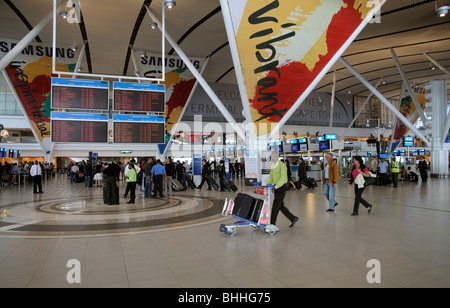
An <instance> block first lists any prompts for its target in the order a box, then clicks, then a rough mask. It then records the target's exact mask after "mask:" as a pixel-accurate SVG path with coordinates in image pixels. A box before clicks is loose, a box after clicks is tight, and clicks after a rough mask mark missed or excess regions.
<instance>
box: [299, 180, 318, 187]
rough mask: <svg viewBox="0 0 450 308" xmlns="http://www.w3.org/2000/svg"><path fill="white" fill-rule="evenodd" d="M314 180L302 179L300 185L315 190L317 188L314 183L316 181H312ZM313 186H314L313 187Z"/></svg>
mask: <svg viewBox="0 0 450 308" xmlns="http://www.w3.org/2000/svg"><path fill="white" fill-rule="evenodd" d="M313 181H314V179H312V178H307V179H304V180H302V184H303V185H305V186H306V187H308V188H312V189H314V188H316V187H317V183H316V181H314V182H313ZM314 184H315V185H314Z"/></svg>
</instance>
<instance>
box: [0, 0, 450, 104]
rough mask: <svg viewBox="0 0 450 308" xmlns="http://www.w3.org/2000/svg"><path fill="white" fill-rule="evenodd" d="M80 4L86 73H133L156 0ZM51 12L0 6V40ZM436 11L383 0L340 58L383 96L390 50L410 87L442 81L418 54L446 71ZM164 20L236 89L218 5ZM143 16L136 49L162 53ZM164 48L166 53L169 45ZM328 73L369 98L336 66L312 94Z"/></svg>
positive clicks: (184, 2)
mask: <svg viewBox="0 0 450 308" xmlns="http://www.w3.org/2000/svg"><path fill="white" fill-rule="evenodd" d="M80 2H81V5H82V13H83V20H84V27H85V31H84V35H85V37H87V39H88V42H89V50H88V55H89V57H88V58H87V59H88V60H89V63H90V66H89V65H88V61H87V60H85V61H84V63H83V64H82V67H83V68H84V71H85V72H87V71H88V70H89V67H90V68H91V72H92V73H103V74H115V75H122V74H123V72H124V70H125V69H126V73H127V74H128V75H130V76H131V75H132V73H133V71H134V67H133V65H132V62H131V59H129V54H128V49H129V46H130V40H131V39H132V34H133V29H134V28H135V25H136V23H137V20H138V17H139V14H140V12H141V10H142V7H143V4H144V3H146V2H147V3H150V8H151V9H152V11H154V12H155V13H156V14H157V15H158V16H161V7H162V0H153V1H151V0H80ZM449 3H450V0H440V1H439V5H443V4H449ZM13 8H15V10H13ZM52 8H53V1H51V0H0V37H3V38H12V39H21V38H22V37H23V36H25V35H26V34H27V33H28V32H29V29H28V27H27V26H26V21H28V23H29V24H30V25H31V27H33V26H35V25H37V24H38V23H39V21H40V20H41V19H42V18H43V17H44V16H45V15H47V14H48V13H50V12H51V11H52ZM434 11H435V1H434V0H408V1H401V0H388V1H387V3H386V4H385V5H384V7H383V8H382V14H381V23H374V24H370V25H368V26H367V27H366V28H365V29H364V30H363V32H362V33H361V34H360V35H359V36H358V38H357V39H356V40H355V42H354V43H353V44H352V45H351V46H350V47H349V48H348V50H347V51H346V52H345V54H344V58H345V59H346V60H347V61H348V62H349V63H350V64H352V65H353V66H354V67H355V69H357V70H358V71H359V72H360V73H361V74H362V75H363V76H364V77H365V78H366V79H367V80H369V81H370V82H371V83H372V84H375V83H376V82H377V81H378V80H379V79H380V78H381V77H384V79H385V80H386V81H387V83H386V84H385V85H382V86H380V88H379V89H380V92H382V93H383V94H384V95H385V96H386V97H387V98H393V99H395V98H398V95H399V92H400V87H401V78H400V75H399V73H398V70H397V68H396V66H395V63H394V61H393V59H392V56H391V53H390V48H394V50H395V52H396V53H397V55H398V57H399V60H400V63H401V64H402V66H403V68H404V70H405V72H406V75H407V77H408V79H409V80H410V81H411V82H412V83H417V84H420V83H424V82H427V81H429V80H432V79H443V78H448V76H446V75H445V74H444V73H443V72H442V71H441V70H439V69H436V70H432V69H431V63H430V62H429V61H428V60H427V58H426V57H425V56H424V55H423V53H424V52H427V53H429V54H430V55H431V56H433V57H434V58H435V59H436V60H438V61H439V62H440V63H441V64H442V65H444V66H445V67H447V69H450V16H447V17H445V18H439V17H438V16H436V15H435V14H434ZM20 14H21V15H22V17H20V16H19V15H20ZM166 14H167V16H166V27H167V32H168V33H169V34H170V35H171V36H172V37H173V38H174V39H175V40H179V44H180V46H181V48H182V49H183V51H184V52H185V53H186V54H187V55H189V56H191V57H207V56H208V55H211V54H212V57H211V59H210V62H209V65H208V68H207V70H206V72H205V74H204V76H205V79H206V80H207V81H209V82H221V83H236V77H235V72H234V69H233V62H232V59H231V54H230V49H229V47H228V44H227V42H228V39H227V35H226V32H225V26H224V23H223V17H222V12H221V11H220V4H219V0H178V1H177V5H176V7H175V8H174V9H172V10H167V11H166ZM142 16H143V19H142V23H141V24H140V27H139V28H138V29H139V31H138V34H137V36H136V38H135V42H134V48H136V49H143V50H148V51H152V52H155V53H160V52H161V33H160V31H155V30H151V29H150V28H149V27H148V24H149V23H150V21H151V20H150V18H149V17H148V16H147V14H145V12H144V14H142ZM138 24H139V23H138ZM57 26H58V35H57V41H58V45H64V44H65V45H67V46H69V45H72V44H73V43H74V41H75V43H76V44H77V45H80V44H81V43H82V42H83V36H82V31H81V28H80V25H78V24H69V23H67V22H64V21H63V20H62V19H61V18H58V21H57ZM39 38H40V39H41V40H42V41H43V42H47V43H51V42H52V25H51V24H50V25H49V26H48V27H46V28H45V29H44V30H43V31H42V33H40V34H39ZM166 50H167V52H169V51H171V46H170V45H169V44H168V43H166ZM333 71H336V74H337V80H338V82H337V91H338V92H341V93H347V92H348V91H351V93H353V94H358V95H368V91H367V89H366V88H365V87H364V86H363V85H362V84H361V83H360V82H359V81H358V80H357V79H356V78H355V77H353V76H352V75H351V73H350V72H348V71H347V70H346V69H345V68H343V66H342V64H340V63H339V62H338V63H337V64H336V65H335V66H334V67H333V68H332V69H331V70H330V72H329V73H328V74H327V75H326V76H325V77H324V78H323V80H322V81H321V82H320V84H319V85H318V86H317V87H316V90H319V91H331V83H332V74H333ZM448 89H449V90H450V86H449V87H448ZM449 93H450V92H449Z"/></svg>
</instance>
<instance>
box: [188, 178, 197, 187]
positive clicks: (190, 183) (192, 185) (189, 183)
mask: <svg viewBox="0 0 450 308" xmlns="http://www.w3.org/2000/svg"><path fill="white" fill-rule="evenodd" d="M186 182H187V184H188V185H189V188H191V189H195V188H196V187H197V186H195V183H194V181H192V179H191V178H190V177H188V176H187V177H186Z"/></svg>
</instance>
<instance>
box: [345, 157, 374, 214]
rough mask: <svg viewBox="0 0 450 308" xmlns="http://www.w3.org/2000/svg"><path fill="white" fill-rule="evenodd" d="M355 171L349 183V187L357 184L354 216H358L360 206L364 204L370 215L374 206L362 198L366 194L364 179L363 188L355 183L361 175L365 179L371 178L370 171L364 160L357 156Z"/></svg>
mask: <svg viewBox="0 0 450 308" xmlns="http://www.w3.org/2000/svg"><path fill="white" fill-rule="evenodd" d="M353 163H354V166H353V170H352V172H351V174H350V181H348V183H347V187H348V186H349V185H350V184H355V204H354V206H353V213H352V216H358V211H359V204H360V203H362V204H363V205H364V206H365V207H366V208H367V210H368V212H369V214H370V212H371V211H372V205H371V204H370V203H369V202H367V201H366V200H364V199H363V198H362V194H363V192H364V185H363V184H364V179H362V187H360V186H359V185H358V183H355V181H356V180H357V177H358V176H359V174H362V176H363V177H370V173H369V169H367V167H366V166H364V163H363V160H362V158H361V157H360V156H355V157H354V158H353Z"/></svg>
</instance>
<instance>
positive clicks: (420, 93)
mask: <svg viewBox="0 0 450 308" xmlns="http://www.w3.org/2000/svg"><path fill="white" fill-rule="evenodd" d="M412 90H413V92H414V94H415V95H416V98H417V100H418V101H419V104H420V106H421V107H422V110H425V105H426V103H427V99H426V98H425V93H426V90H425V87H420V86H415V87H412ZM400 113H401V114H402V115H404V116H405V117H406V118H407V119H408V120H409V121H410V122H411V123H413V124H414V123H416V121H417V120H418V119H419V113H418V112H417V109H416V105H415V104H414V102H413V100H412V98H411V95H409V92H408V91H407V90H406V88H405V87H402V91H401V94H400ZM394 127H395V129H394V133H393V135H392V143H391V153H392V152H394V151H395V149H396V148H397V147H398V146H399V145H400V143H401V140H402V139H403V137H404V136H406V134H408V132H409V128H408V127H407V126H406V125H405V124H404V123H403V122H402V121H401V120H399V119H397V120H396V122H395V126H394Z"/></svg>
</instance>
